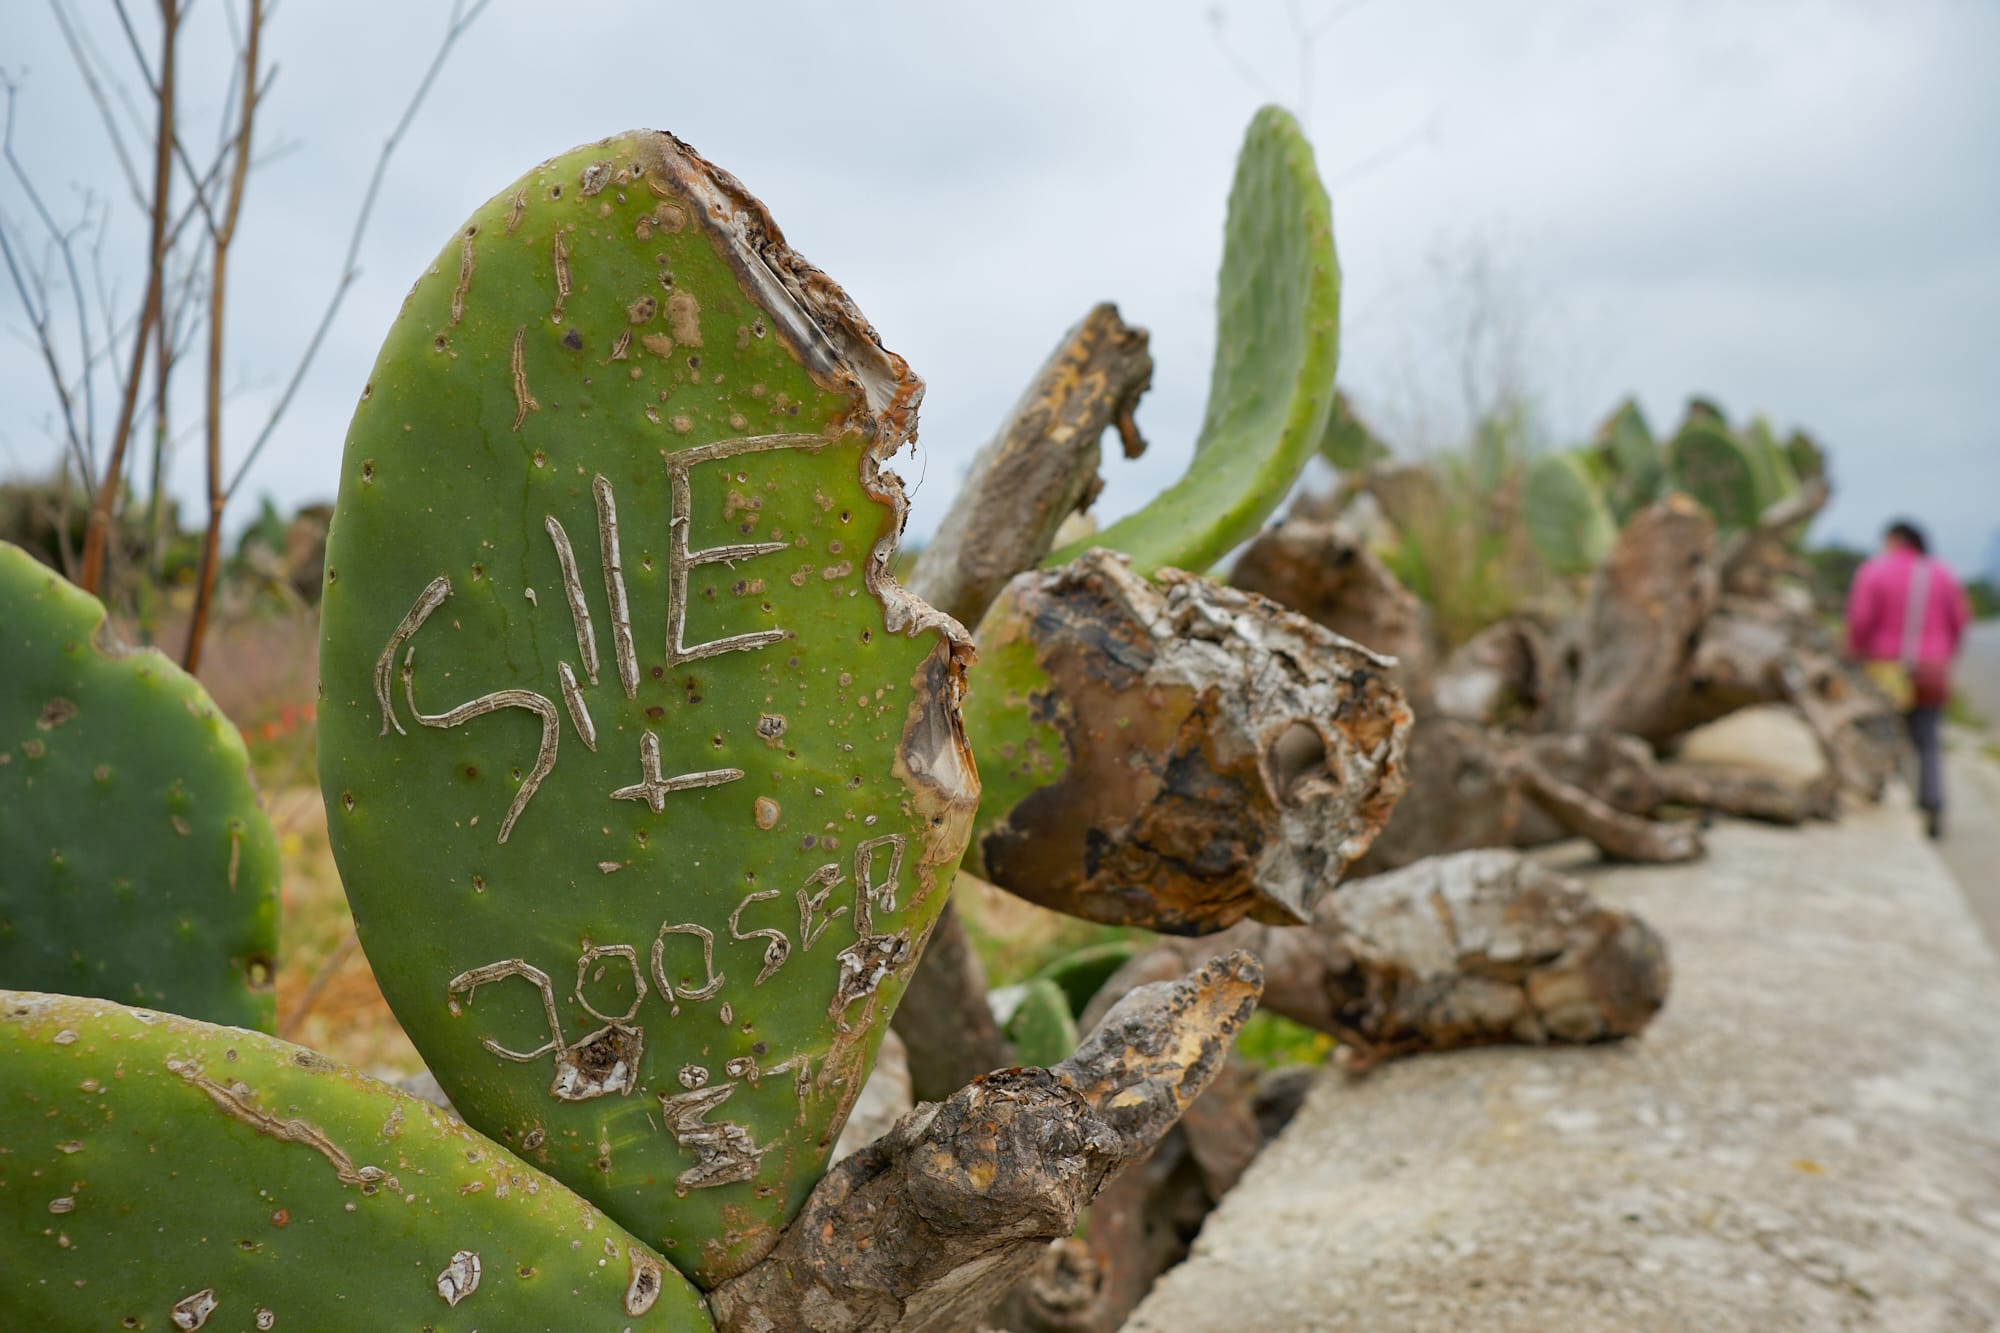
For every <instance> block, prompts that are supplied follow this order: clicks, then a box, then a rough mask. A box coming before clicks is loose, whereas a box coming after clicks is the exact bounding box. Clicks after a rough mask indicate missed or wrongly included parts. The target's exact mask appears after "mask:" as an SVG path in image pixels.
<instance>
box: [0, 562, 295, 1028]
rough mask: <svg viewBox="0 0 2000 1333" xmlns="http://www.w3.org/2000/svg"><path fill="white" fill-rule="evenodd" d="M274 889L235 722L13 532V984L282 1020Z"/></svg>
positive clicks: (222, 1017)
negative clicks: (138, 647)
mask: <svg viewBox="0 0 2000 1333" xmlns="http://www.w3.org/2000/svg"><path fill="white" fill-rule="evenodd" d="M277 889H278V845H277V839H276V838H275V837H274V836H273V835H272V833H271V824H270V821H269V820H267V819H266V818H265V817H264V814H263V812H262V811H261V810H259V809H258V807H257V793H256V790H255V788H254V787H253V786H252V785H251V781H250V764H249V757H248V755H246V754H245V752H244V749H243V742H242V739H241V738H240V737H239V736H238V735H237V733H236V728H235V727H233V726H231V725H230V724H229V720H228V719H227V718H225V717H223V716H222V714H221V713H220V712H219V711H218V710H217V709H216V707H215V705H214V704H213V703H212V702H210V700H209V697H208V695H207V694H206V693H205V692H204V691H203V690H202V688H201V686H200V685H199V684H197V683H196V682H195V680H194V678H193V677H191V676H189V675H188V674H187V673H186V672H185V671H182V670H181V669H180V668H179V667H177V666H175V665H174V664H173V663H171V662H169V661H168V660H167V659H166V658H165V657H163V656H161V655H160V654H159V653H157V652H154V651H152V650H150V649H148V650H145V651H141V652H121V651H119V650H117V649H116V648H115V647H113V646H112V645H111V643H110V642H109V640H108V638H107V636H106V633H105V624H104V608H103V606H101V605H100V604H99V603H98V601H97V599H96V598H94V597H92V596H91V595H90V594H88V593H86V592H83V591H81V590H80V589H78V588H76V587H74V586H72V585H71V584H69V583H68V582H66V581H65V580H64V579H62V578H61V577H60V576H59V575H57V574H56V573H55V572H54V571H52V570H50V569H48V568H47V567H46V566H43V565H41V564H38V563H37V562H36V561H35V560H34V558H33V557H31V556H30V555H28V553H27V552H25V551H23V550H21V549H20V548H19V547H16V546H10V545H7V544H6V543H4V542H0V985H5V986H8V987H12V988H18V989H32V990H48V991H62V992H66V993H70V994H78V995H100V996H103V997H105V998H106V999H112V1000H122V1001H126V1002H129V1003H133V1004H144V1005H147V1006H149V1007H152V1008H157V1009H166V1010H170V1011H172V1012H174V1013H177V1014H187V1015H189V1016H191V1017H196V1018H204V1019H208V1020H211V1021H213V1022H217V1023H231V1024H235V1025H237V1026H239V1027H252V1028H261V1029H266V1030H268V1029H269V1028H270V1026H271V1020H272V991H271V978H272V954H273V952H274V951H275V950H276V948H277V944H278V902H277Z"/></svg>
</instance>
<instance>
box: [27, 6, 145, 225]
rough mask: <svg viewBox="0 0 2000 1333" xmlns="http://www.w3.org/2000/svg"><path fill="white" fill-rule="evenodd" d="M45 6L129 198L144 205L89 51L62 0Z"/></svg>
mask: <svg viewBox="0 0 2000 1333" xmlns="http://www.w3.org/2000/svg"><path fill="white" fill-rule="evenodd" d="M49 9H50V10H51V11H52V12H53V13H54V14H55V16H56V24H57V26H59V27H60V28H61V29H62V35H63V42H64V43H65V44H66V45H67V46H68V47H69V54H70V59H71V60H73V61H75V62H76V72H77V75H78V76H79V77H80V78H82V80H83V86H84V87H85V88H87V89H88V90H89V91H90V100H91V101H92V102H93V103H95V104H96V106H97V114H98V116H99V118H101V119H102V120H103V121H104V137H105V138H107V139H109V140H110V141H111V151H112V153H113V154H115V155H116V156H117V158H118V167H119V170H121V171H122V172H124V174H125V187H126V188H127V189H128V190H130V191H131V192H132V202H133V203H134V204H135V205H137V206H138V207H139V208H141V209H143V208H145V206H146V195H145V192H144V190H142V189H141V188H140V186H139V170H138V168H137V167H135V166H133V165H132V153H131V150H129V149H128V148H127V147H126V146H125V132H124V130H122V129H120V128H119V125H118V118H117V117H116V116H115V115H113V114H112V112H111V100H110V98H109V97H108V96H107V95H106V93H105V91H104V86H103V84H101V83H99V82H98V78H97V65H96V62H95V61H94V60H93V59H92V58H91V56H92V54H94V53H93V52H92V51H90V50H87V49H86V48H85V46H84V44H83V41H82V38H81V36H80V35H79V33H78V31H77V29H76V27H75V26H74V25H73V24H72V23H71V22H70V16H69V10H68V8H67V7H66V6H64V5H63V3H62V0H49Z"/></svg>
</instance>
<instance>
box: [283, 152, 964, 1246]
mask: <svg viewBox="0 0 2000 1333" xmlns="http://www.w3.org/2000/svg"><path fill="white" fill-rule="evenodd" d="M921 395H922V384H921V382H920V381H919V380H918V379H917V378H916V377H915V376H914V375H912V374H911V373H910V371H909V369H908V367H907V366H906V365H905V364H904V362H903V360H902V359H901V358H900V357H897V356H896V355H894V354H893V353H890V352H888V351H885V350H884V349H883V347H882V346H881V344H880V342H879V341H878V340H877V338H876V335H875V332H874V330H873V329H872V328H870V327H869V325H868V324H867V322H866V321H865V320H864V319H863V318H862V317H861V315H860V313H859V312H858V311H857V310H856V309H855V308H854V306H853V305H852V304H851V303H850V302H849V301H848V299H847V298H846V296H845V295H844V294H843V293H842V292H841V291H840V289H839V288H838V287H836V286H835V285H834V284H833V283H832V282H831V281H830V280H828V279H827V278H826V276H825V275H824V274H822V273H820V272H819V271H817V270H816V269H813V268H812V267H811V266H809V265H808V264H806V263H805V262H804V261H803V260H801V259H800V258H799V257H798V256H797V255H795V254H794V253H793V252H792V251H791V250H790V249H789V248H788V247H787V246H786V245H785V242H784V238H783V236H782V235H781V234H780V233H779V231H778V229H777V227H776V226H775V224H773V223H772V221H771V219H770V217H769V216H768V215H767V214H766V213H765V211H764V209H763V207H762V206H761V205H760V204H759V203H758V202H757V201H756V200H755V199H754V198H752V197H751V196H750V195H749V194H748V193H747V192H746V191H745V190H744V189H743V188H742V187H741V186H740V185H739V184H738V183H737V182H736V181H735V180H734V179H733V178H732V177H730V176H729V175H727V174H726V173H724V172H722V171H720V170H718V169H716V168H714V167H713V166H711V165H710V164H709V163H707V162H705V161H703V160H702V159H701V158H700V157H698V156H696V155H695V154H694V153H693V152H692V151H691V150H689V149H688V148H687V147H686V145H684V144H682V143H680V142H679V141H678V140H676V139H674V138H673V137H672V136H670V135H667V134H660V133H635V134H629V135H625V136H622V137H619V138H614V139H607V140H605V141H603V142H601V143H598V144H593V145H590V146H588V147H586V148H583V149H580V150H578V151H576V152H572V153H570V154H567V155H565V156H563V157H559V158H556V159H554V160H552V161H550V162H547V163H544V164H543V165H542V166H540V167H537V168H536V169H535V170H533V171H531V172H530V173H528V175H526V176H525V177H523V178H522V179H521V180H519V181H518V182H516V183H515V184H514V185H512V186H510V187H508V188H507V189H506V190H503V191H502V192H501V193H500V194H498V195H496V196H495V197H494V198H493V199H492V200H491V201H490V202H488V203H487V204H486V205H485V206H484V207H482V208H481V209H480V210H479V211H478V212H476V213H475V214H474V215H473V216H472V218H471V219H470V221H468V222H467V223H466V224H465V225H464V226H463V227H461V228H460V229H459V230H458V232H457V233H456V235H455V236H454V237H453V239H452V240H451V241H450V242H449V243H448V244H447V245H446V246H445V248H444V250H443V252H442V253H441V254H440V255H439V256H438V259H437V260H436V262H435V263H433V264H432V265H431V266H430V268H429V269H428V270H426V272H425V273H424V275H423V276H422V277H421V278H420V279H419V280H418V282H417V284H416V286H415V288H414V289H413V290H412V291H411V293H410V296H409V299H408V300H407V302H406V303H405V305H404V308H403V312H402V314H401V315H400V316H399V318H398V320H397V322H396V325H395V327H394V329H393V330H392V331H391V333H390V335H389V338H388V341H387V343H386V344H385V346H384V347H383V350H382V354H381V358H380V359H379V360H378V362H377V363H376V366H375V370H374V373H373V375H372V376H371V378H370V380H369V383H368V385H367V387H366V388H365V389H364V391H363V393H362V400H361V402H360V404H359V406H358V407H357V409H356V411H355V416H354V423H353V426H352V428H351V430H350V433H349V436H348V441H347V449H346V455H345V459H344V461H343V464H342V476H341V488H340V502H339V507H338V509H337V511H336V513H335V515H334V520H333V527H332V532H331V535H330V537H329V541H328V551H327V575H326V585H327V586H326V601H325V610H324V630H323V641H322V654H321V675H322V680H323V682H324V684H323V690H324V693H325V696H326V703H325V705H324V708H323V711H322V714H321V718H322V721H321V724H320V729H321V730H320V772H321V781H322V785H323V787H324V789H325V792H326V796H327V805H328V811H329V818H330V832H331V836H332V842H333V848H334V853H335V856H336V858H337V860H338V862H339V865H340V870H341V876H342V879H343V880H344V882H345V883H346V886H347V891H348V894H349V897H350V899H351V900H352V902H353V905H354V912H355V919H356V924H357V928H358V929H359V931H360V934H361V939H362V942H363V945H364V947H365V948H366V949H367V952H368V955H369V958H370V961H371V962H372V963H373V965H374V968H375V971H376V974H377V976H378V977H379V978H380V979H381V982H382V989H383V993H384V994H385V996H386V997H387V999H388V1001H389V1003H390V1006H391V1007H392V1008H393V1009H394V1010H395V1012H396V1014H397V1017H398V1018H399V1019H400V1020H401V1022H402V1024H403V1026H404V1028H405V1029H406V1030H407V1031H408V1032H409V1034H410V1036H411V1039H412V1040H413V1041H414V1042H415V1043H416V1045H417V1048H418V1049H419V1051H421V1052H422V1054H423V1056H424V1059H425V1061H426V1063H428V1064H429V1066H430V1068H431V1069H432V1071H433V1072H434V1073H435V1074H436V1075H437V1078H438V1080H439V1082H440V1083H441V1084H442V1085H443V1086H444V1088H445V1089H446V1091H447V1092H448V1093H449V1094H450V1096H451V1098H452V1101H453V1104H454V1105H455V1106H456V1107H458V1108H459V1110H460V1111H462V1112H463V1113H464V1115H465V1116H466V1118H467V1120H468V1121H470V1122H471V1123H472V1124H473V1125H475V1126H476V1127H478V1128H479V1129H481V1130H483V1131H484V1132H486V1133H487V1134H490V1135H492V1136H493V1137H494V1138H496V1139H497V1140H499V1141H500V1142H501V1143H504V1144H506V1145H507V1146H508V1147H509V1148H511V1149H512V1150H513V1151H515V1152H516V1153H518V1154H519V1155H520V1156H521V1157H522V1158H524V1159H525V1160H526V1161H528V1162H530V1163H532V1164H534V1165H535V1166H537V1167H538V1168H540V1169H543V1170H546V1171H548V1172H549V1173H551V1174H552V1175H554V1176H556V1177H557V1178H559V1179H561V1180H563V1181H564V1182H565V1183H567V1184H569V1185H570V1186H571V1187H572V1188H574V1189H576V1190H577V1191H578V1192H579V1193H580V1194H582V1195H583V1196H584V1197H585V1198H588V1199H590V1200H591V1201H592V1202H593V1203H595V1204H597V1205H598V1206H600V1207H602V1208H603V1209H604V1210H605V1211H606V1212H607V1213H609V1214H611V1215H612V1216H613V1217H615V1218H617V1219H619V1221H620V1222H621V1223H622V1224H623V1225H625V1226H627V1227H628V1228H630V1229H631V1230H633V1231H634V1232H635V1233H636V1234H637V1235H639V1236H640V1237H641V1238H642V1239H644V1240H645V1241H647V1242H648V1243H649V1244H653V1245H656V1246H659V1247H660V1248H661V1249H662V1250H663V1251H664V1252H665V1253H666V1254H667V1255H668V1256H669V1257H670V1258H671V1259H672V1260H673V1261H674V1262H675V1263H676V1264H678V1265H679V1266H680V1267H681V1268H682V1269H683V1270H684V1271H686V1272H687V1273H689V1274H690V1275H692V1276H693V1277H694V1278H695V1279H696V1280H697V1281H699V1282H701V1283H702V1284H704V1285H709V1284H713V1283H715V1282H717V1281H720V1280H722V1279H724V1278H727V1277H729V1276H732V1275H733V1274H735V1273H738V1272H740V1271H742V1269H743V1268H745V1267H746V1266H747V1265H748V1264H750V1263H752V1262H754V1261H755V1260H756V1259H758V1258H759V1257H761V1256H762V1255H763V1254H764V1253H765V1252H767V1251H768V1250H769V1249H770V1248H771V1247H772V1246H773V1245H774V1244H775V1243H776V1241H777V1237H778V1233H779V1231H780V1230H781V1229H782V1228H783V1226H784V1224H785V1223H786V1221H787V1220H788V1219H789V1218H790V1217H791V1215H792V1214H793V1213H794V1212H795V1211H796V1209H797V1208H798V1207H799V1205H800V1204H801V1203H802V1202H803V1200H804V1198H805V1195H806V1193H807V1191H808V1190H810V1189H811V1187H812V1185H813V1183H814V1182H815V1181H816V1180H817V1179H818V1178H819V1175H820V1174H821V1171H822V1169H823V1167H824V1165H825V1162H826V1159H827V1156H828V1154H829V1153H830V1151H831V1149H832V1147H833V1144H834V1141H835V1138H836V1137H837V1136H838V1133H839V1129H840V1126H841V1124H842V1122H843V1121H844V1120H845V1118H846V1115H847V1112H848V1110H849V1108H850V1107H851V1106H852V1105H853V1102H854V1099H855V1097H856V1096H857V1095H858V1094H859V1093H860V1090H861V1085H862V1081H863V1079H864V1078H865V1077H866V1075H867V1072H868V1069H869V1065H870V1061H871V1059H872V1056H873V1052H874V1049H875V1045H876V1043H877V1042H878V1041H879V1039H880V1037H881V1034H882V1032H883V1031H884V1029H885V1026H886V1023H887V1020H888V1016H889V1013H890V1011H891V1010H892V1009H893V1008H894V1006H895V1004H896V1000H897V998H898V996H899V995H900V993H901V990H902V987H903V985H904V982H905V981H906V979H907V977H908V974H909V972H910V970H911V968H912V967H913V966H914V964H915V961H916V958H917V955H918V953H919V951H920V950H921V948H922V946H923V943H924V939H925V936H926V934H927V933H928V931H929V929H930V926H931V923H932V922H933V921H934V920H935V918H936V915H937V913H938V912H939V911H940V910H941V908H942V907H943V905H944V900H945V895H946V892H947V890H948V887H949V884H950V882H951V874H952V871H953V868H954V866H955V864H956V862H957V860H958V857H959V853H960V852H961V850H962V849H963V846H964V844H965V840H966V836H967V832H968V829H969V824H970V819H971V815H972V811H973V809H974V807H975V804H976V801H977V796H978V780H977V778H976V776H975V774H974V770H973V764H972V757H971V753H970V751H969V749H968V747H967V745H966V741H965V737H964V734H963V731H962V729H961V726H960V722H959V714H958V698H959V693H960V690H961V688H962V682H963V670H964V663H965V661H966V658H967V656H968V655H969V654H968V645H967V642H966V640H965V638H964V636H963V632H962V631H961V630H960V629H959V628H958V626H957V625H956V624H955V623H954V622H952V621H950V620H949V619H947V618H945V617H942V616H940V615H937V614H936V613H933V612H931V611H930V610H929V609H928V608H927V607H925V606H923V605H922V604H921V603H919V602H916V601H914V600H913V599H911V598H909V597H908V596H907V595H905V594H904V593H903V592H902V591H901V590H900V589H899V588H898V587H897V586H896V584H895V582H894V581H893V579H892V578H891V577H890V574H889V563H890V560H891V558H892V555H893V553H894V549H895V541H896V537H897V535H898V533H899V531H900V529H901V527H902V522H903V511H904V502H903V495H902V492H901V489H900V485H899V483H898V482H897V480H896V479H895V477H894V475H893V474H891V473H888V472H886V471H884V470H883V468H882V464H883V461H884V460H885V459H886V458H887V457H888V456H889V455H890V454H892V453H893V452H895V451H896V450H897V449H898V448H900V447H901V446H902V445H903V444H904V443H905V442H906V441H907V440H908V438H909V437H910V435H911V433H912V431H913V429H914V426H915V411H916V406H917V402H918V400H919V398H920V397H921Z"/></svg>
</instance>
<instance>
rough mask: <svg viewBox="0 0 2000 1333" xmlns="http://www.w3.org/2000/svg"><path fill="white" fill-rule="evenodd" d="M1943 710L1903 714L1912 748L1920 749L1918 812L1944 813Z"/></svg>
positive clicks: (1912, 711) (1929, 709)
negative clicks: (1940, 726) (1940, 736)
mask: <svg viewBox="0 0 2000 1333" xmlns="http://www.w3.org/2000/svg"><path fill="white" fill-rule="evenodd" d="M1943 713H1944V710H1943V709H1941V708H1912V709H1911V710H1910V711H1909V712H1907V713H1905V714H1903V724H1904V725H1905V726H1907V727H1908V728H1909V729H1910V744H1912V745H1914V746H1916V748H1917V808H1918V809H1920V810H1942V809H1944V765H1943V759H1942V756H1941V754H1940V752H1939V749H1938V722H1939V720H1940V719H1941V718H1942V716H1943Z"/></svg>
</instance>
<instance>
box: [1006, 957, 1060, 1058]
mask: <svg viewBox="0 0 2000 1333" xmlns="http://www.w3.org/2000/svg"><path fill="white" fill-rule="evenodd" d="M1002 1030H1003V1031H1004V1032H1005V1033H1006V1034H1007V1040H1008V1042H1009V1043H1010V1044H1011V1045H1012V1046H1013V1047H1014V1058H1015V1059H1016V1060H1018V1061H1019V1062H1020V1063H1022V1064H1024V1065H1035V1066H1039V1067H1041V1068H1047V1067H1048V1066H1050V1065H1053V1064H1060V1063H1061V1062H1062V1061H1064V1060H1067V1059H1069V1057H1070V1056H1071V1054H1073V1053H1074V1052H1075V1050H1076V1019H1075V1018H1074V1017H1072V1016H1071V1014H1070V1011H1069V997H1068V996H1067V995H1065V994H1064V993H1063V988H1062V987H1061V986H1058V985H1056V983H1055V982H1053V981H1048V980H1045V979H1043V978H1040V977H1037V978H1035V979H1034V980H1031V981H1027V982H1024V983H1022V986H1021V992H1020V995H1019V996H1018V997H1017V998H1016V999H1015V1001H1014V1010H1013V1012H1012V1013H1010V1014H1008V1015H1007V1021H1006V1024H1005V1025H1004V1027H1003V1029H1002Z"/></svg>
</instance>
